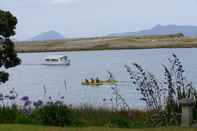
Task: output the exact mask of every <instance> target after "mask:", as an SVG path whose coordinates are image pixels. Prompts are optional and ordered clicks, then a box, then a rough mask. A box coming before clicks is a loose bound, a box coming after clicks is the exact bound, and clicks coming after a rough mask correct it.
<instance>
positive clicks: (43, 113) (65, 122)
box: [33, 103, 74, 126]
mask: <svg viewBox="0 0 197 131" xmlns="http://www.w3.org/2000/svg"><path fill="white" fill-rule="evenodd" d="M33 116H34V117H35V119H36V120H37V121H39V122H40V123H41V124H44V125H51V126H71V125H72V123H73V116H74V115H73V112H72V110H71V109H70V108H68V107H67V106H65V105H62V104H54V103H51V104H48V105H45V106H43V107H41V108H39V109H36V110H35V111H34V112H33Z"/></svg>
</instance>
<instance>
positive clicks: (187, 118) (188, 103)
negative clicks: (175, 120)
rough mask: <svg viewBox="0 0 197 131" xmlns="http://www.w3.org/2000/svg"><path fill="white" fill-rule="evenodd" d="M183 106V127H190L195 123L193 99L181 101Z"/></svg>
mask: <svg viewBox="0 0 197 131" xmlns="http://www.w3.org/2000/svg"><path fill="white" fill-rule="evenodd" d="M180 104H181V106H182V114H181V127H190V126H191V125H192V121H193V118H192V117H193V114H192V112H193V111H192V108H193V100H191V99H182V100H181V101H180Z"/></svg>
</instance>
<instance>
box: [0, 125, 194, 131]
mask: <svg viewBox="0 0 197 131" xmlns="http://www.w3.org/2000/svg"><path fill="white" fill-rule="evenodd" d="M0 131H196V129H195V128H146V129H120V128H105V127H88V128H58V127H47V126H35V125H11V124H2V125H0Z"/></svg>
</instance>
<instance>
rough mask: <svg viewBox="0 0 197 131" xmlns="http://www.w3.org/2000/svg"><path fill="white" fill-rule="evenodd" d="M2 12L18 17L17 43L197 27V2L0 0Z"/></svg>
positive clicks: (149, 0) (184, 0)
mask: <svg viewBox="0 0 197 131" xmlns="http://www.w3.org/2000/svg"><path fill="white" fill-rule="evenodd" d="M0 9H1V10H7V11H10V12H12V13H13V14H14V15H15V16H16V17H17V19H18V24H17V29H16V36H15V39H17V40H27V39H29V38H31V37H33V36H35V35H38V34H40V33H42V32H47V31H51V30H53V31H57V32H60V33H61V34H62V35H63V36H65V37H67V38H76V37H95V36H104V35H107V34H111V33H120V32H134V31H139V30H144V29H149V28H152V27H153V26H155V25H157V24H161V25H168V24H176V25H196V26H197V0H0Z"/></svg>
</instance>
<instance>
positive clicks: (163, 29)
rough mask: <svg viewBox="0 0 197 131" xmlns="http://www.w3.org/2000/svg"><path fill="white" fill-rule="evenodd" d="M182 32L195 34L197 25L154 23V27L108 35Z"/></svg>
mask: <svg viewBox="0 0 197 131" xmlns="http://www.w3.org/2000/svg"><path fill="white" fill-rule="evenodd" d="M176 33H183V34H184V35H185V36H190V37H192V36H197V26H186V25H185V26H182V25H165V26H164V25H156V26H155V27H153V28H151V29H147V30H142V31H138V32H125V33H117V34H110V35H109V36H145V35H168V34H176Z"/></svg>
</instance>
